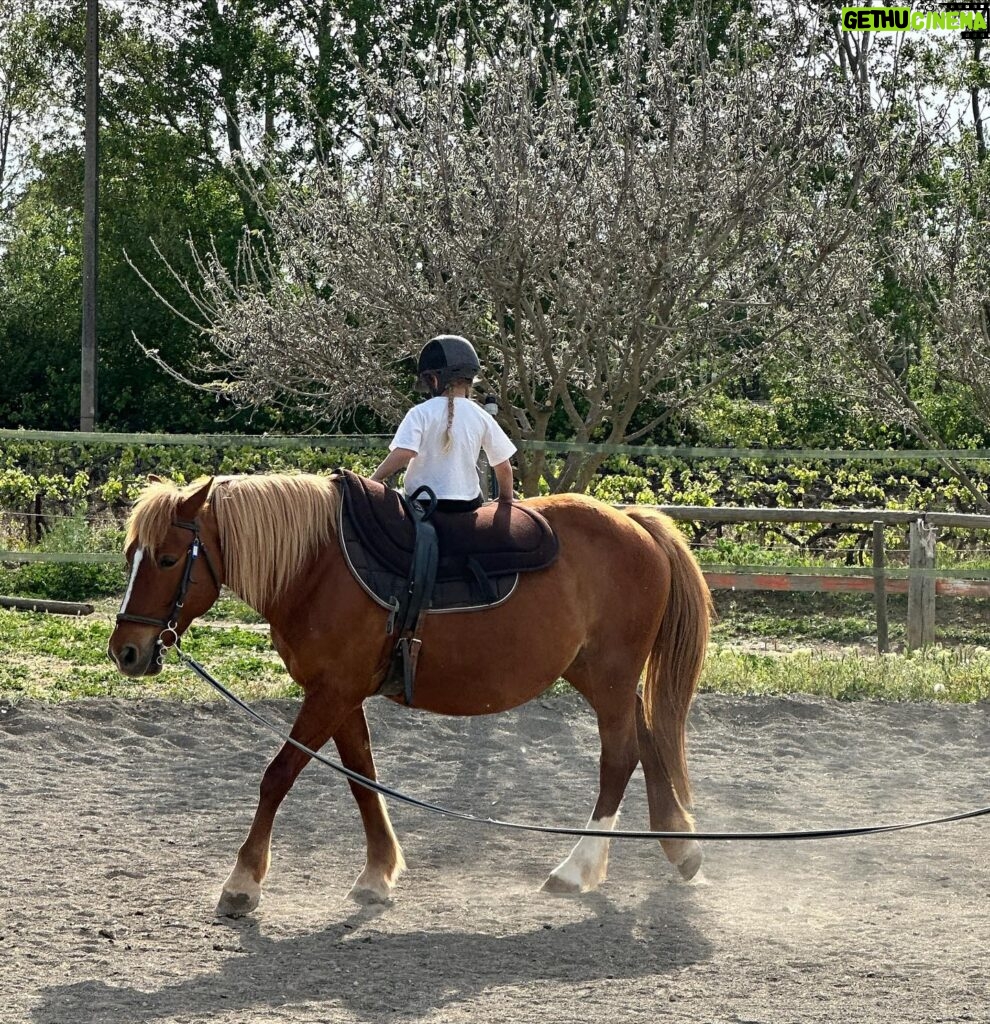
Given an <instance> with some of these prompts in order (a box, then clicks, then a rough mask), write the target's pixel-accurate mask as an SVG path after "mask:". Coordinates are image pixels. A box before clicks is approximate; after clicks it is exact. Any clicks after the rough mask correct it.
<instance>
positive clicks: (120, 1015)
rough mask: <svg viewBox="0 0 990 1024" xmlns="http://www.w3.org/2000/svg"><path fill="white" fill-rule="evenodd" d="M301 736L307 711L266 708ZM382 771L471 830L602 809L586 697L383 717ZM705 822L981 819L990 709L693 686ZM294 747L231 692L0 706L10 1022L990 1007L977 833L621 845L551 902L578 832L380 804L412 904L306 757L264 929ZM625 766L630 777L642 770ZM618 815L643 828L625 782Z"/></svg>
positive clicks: (888, 1018)
mask: <svg viewBox="0 0 990 1024" xmlns="http://www.w3.org/2000/svg"><path fill="white" fill-rule="evenodd" d="M266 710H267V711H268V712H269V713H271V714H272V715H276V716H279V717H281V718H282V719H285V720H287V719H288V718H289V716H290V715H291V713H292V710H293V705H292V704H291V702H278V703H273V704H268V705H266ZM369 717H370V718H371V722H372V733H373V736H374V738H375V742H376V750H377V753H378V761H379V768H380V771H381V774H382V775H383V777H384V779H385V780H386V781H387V782H389V783H391V784H398V785H400V786H401V787H402V788H404V789H407V790H408V791H410V792H411V793H413V794H415V795H418V796H423V797H427V798H435V799H437V800H438V801H439V802H441V803H446V804H448V805H451V806H454V807H457V808H460V809H466V810H472V811H475V812H477V813H480V814H490V815H493V816H498V817H505V818H516V819H524V820H529V821H535V822H552V823H559V824H583V823H584V821H585V820H586V818H587V816H588V813H589V811H590V809H591V805H592V803H593V799H594V790H595V785H596V778H597V739H596V735H595V729H594V722H593V719H592V717H591V716H590V714H588V713H587V712H586V711H585V710H584V707H583V705H582V704H581V703H580V701H579V699H578V698H576V697H574V696H565V697H560V698H554V699H546V700H543V701H539V702H535V703H533V704H531V705H529V706H527V707H525V708H522V709H520V710H519V711H516V712H513V713H510V714H506V715H501V716H497V717H493V718H486V719H473V720H453V719H446V718H439V717H433V716H427V715H423V714H419V713H416V712H406V711H403V710H401V709H399V708H395V707H393V706H391V705H388V704H385V703H382V702H377V703H372V704H370V705H369ZM691 735H692V747H691V750H692V767H693V773H694V779H695V785H696V812H697V819H698V826H699V828H708V829H713V830H715V829H747V830H752V829H764V828H769V827H776V828H795V827H815V826H827V825H833V824H859V823H871V822H878V821H889V820H894V819H904V818H907V819H915V818H921V817H927V816H929V815H934V814H937V813H940V812H946V811H952V810H962V809H965V808H968V807H972V806H980V805H983V804H987V803H990V799H988V789H990V787H988V786H987V777H988V772H987V749H988V740H990V707H988V706H986V705H977V706H952V707H942V706H939V707H935V706H929V705H884V704H879V703H861V704H837V703H835V702H831V701H826V700H818V699H812V698H804V697H801V698H793V699H767V698H732V697H722V696H715V695H705V696H703V697H701V698H700V699H699V700H698V702H697V704H696V706H695V710H694V713H693V717H692V729H691ZM276 746H277V741H275V740H274V739H273V738H272V737H270V736H269V735H268V734H265V733H264V732H262V731H260V730H259V729H258V728H257V727H256V726H254V725H253V724H252V723H251V722H250V721H248V720H246V719H244V718H242V717H240V715H239V713H238V712H237V711H235V710H234V709H231V708H227V707H224V706H219V705H193V706H190V705H180V704H166V703H150V702H149V703H123V702H114V701H93V702H80V703H76V704H70V705H63V706H59V707H51V706H46V705H40V704H32V703H26V704H23V705H20V706H16V707H11V706H9V705H7V706H0V841H2V850H3V871H2V875H0V1020H2V1021H3V1022H4V1024H8V1022H9V1024H21V1022H30V1024H111V1022H113V1024H116V1022H128V1024H131V1022H144V1021H151V1022H164V1024H193V1022H197V1024H198V1022H205V1021H209V1022H222V1024H234V1022H237V1024H244V1022H251V1024H256V1022H257V1024H276V1022H277V1024H283V1022H284V1024H302V1022H306V1024H316V1022H345V1024H349V1022H354V1021H375V1022H378V1021H384V1022H404V1021H429V1022H438V1024H439V1022H444V1024H447V1022H460V1021H472V1022H479V1021H484V1022H510V1021H511V1022H540V1024H547V1022H552V1021H561V1022H563V1021H568V1022H569V1021H587V1020H595V1021H601V1020H616V1021H619V1020H621V1021H651V1022H652V1021H660V1020H662V1021H669V1022H688V1021H691V1022H704V1021H715V1020H718V1021H726V1022H756V1021H762V1022H778V1021H780V1022H784V1021H788V1022H790V1021H816V1022H817V1021H821V1022H826V1021H828V1022H833V1021H836V1020H841V1019H848V1020H862V1021H870V1022H894V1021H898V1022H901V1021H912V1022H913V1021H918V1022H922V1021H923V1022H926V1024H929V1022H934V1021H964V1020H966V1021H987V1020H990V1011H988V1009H987V982H986V965H985V952H986V947H987V942H988V939H990V923H988V920H987V894H988V888H990V877H988V871H987V867H986V849H987V836H988V832H987V829H988V827H990V821H988V819H978V820H977V821H975V822H971V823H965V824H958V825H953V826H948V827H944V828H941V829H922V830H918V831H913V832H905V833H899V834H894V835H889V836H884V837H875V838H865V839H845V840H833V841H829V842H825V843H787V844H774V845H769V844H751V843H745V844H742V843H737V844H729V843H709V844H707V846H706V853H707V858H708V860H707V864H706V867H705V870H704V878H703V880H701V881H696V882H693V883H690V884H686V883H683V882H681V881H680V880H679V879H678V878H677V877H676V875H675V872H674V871H673V870H672V869H671V868H670V867H669V866H668V865H667V864H666V862H665V861H664V860H663V858H662V856H661V854H660V851H659V849H658V848H657V847H656V845H655V844H653V843H649V842H624V843H619V842H616V843H614V844H613V850H612V860H611V866H610V877H609V880H608V882H606V884H605V885H604V886H603V887H602V888H601V889H600V890H599V891H598V892H597V893H594V894H590V895H586V896H583V897H578V898H572V899H563V898H560V897H551V896H547V895H544V894H542V893H540V892H539V886H540V884H541V883H542V881H543V879H544V878H545V877H546V874H547V872H548V871H549V870H550V868H552V867H553V866H554V865H555V864H556V863H558V862H559V860H561V859H562V858H563V856H564V855H565V854H566V852H567V850H568V848H569V845H570V844H569V842H568V840H566V839H554V838H548V837H540V836H522V835H519V834H514V833H502V832H497V831H494V830H490V829H485V828H479V827H472V826H470V825H465V824H460V823H456V822H452V821H446V820H444V819H438V818H435V817H430V816H427V815H426V814H425V813H424V812H421V811H418V810H414V809H411V808H407V807H404V806H402V805H397V804H394V803H393V804H392V805H391V807H390V810H391V812H392V818H393V821H394V823H395V826H396V831H397V833H398V835H399V838H400V841H401V842H402V844H403V847H404V850H405V854H406V859H407V860H408V862H409V866H410V870H409V872H408V874H407V875H405V876H404V878H403V879H402V881H401V882H400V884H399V887H398V889H397V891H396V899H395V902H394V903H393V905H391V906H389V907H387V908H384V909H380V910H377V911H376V910H370V909H361V908H358V907H356V906H354V905H353V904H350V903H349V902H348V901H347V900H346V899H345V893H346V891H347V889H348V888H349V886H350V883H351V881H352V880H353V878H354V877H355V876H356V875H357V873H358V871H359V870H360V867H361V864H362V860H363V836H362V833H361V829H360V823H359V819H358V816H357V813H356V810H355V809H354V806H353V804H352V801H351V798H350V794H349V792H348V790H347V788H346V786H345V785H344V784H343V783H342V782H341V781H340V780H339V779H338V778H337V777H336V776H335V775H334V774H332V773H331V772H329V771H328V770H326V769H323V768H319V767H318V766H311V767H310V768H308V769H307V770H306V772H305V773H304V774H303V776H302V778H301V779H300V780H299V782H298V783H297V785H296V787H295V789H294V790H293V792H292V793H291V794H290V796H289V799H288V801H287V802H286V805H285V807H284V808H283V811H282V813H281V815H280V818H279V821H278V823H277V825H276V835H275V857H274V863H273V868H272V872H271V875H270V877H269V882H268V884H267V887H266V896H265V899H264V901H263V903H262V906H261V908H260V910H259V911H258V912H257V913H256V914H255V915H254V916H253V917H251V918H247V919H243V920H241V921H236V922H220V923H217V922H215V921H214V919H213V908H214V906H215V903H216V899H217V896H218V894H219V889H220V883H221V882H222V880H223V878H224V876H225V875H226V873H227V871H228V870H229V868H230V866H231V865H232V863H233V858H234V854H235V852H236V848H237V846H238V845H239V843H240V842H241V840H242V839H243V837H244V835H245V833H246V830H247V827H248V823H249V821H250V817H251V814H252V812H253V810H254V803H255V796H256V793H257V783H258V779H259V776H260V773H261V771H262V769H263V767H264V764H265V763H266V760H267V758H268V757H269V756H270V755H271V754H272V753H273V752H274V750H275V748H276ZM637 774H638V773H637ZM623 823H624V824H625V825H627V826H629V827H636V828H642V827H645V826H646V809H645V795H644V792H643V786H642V780H641V779H638V778H634V780H633V782H632V784H631V786H630V791H629V795H628V797H627V801H626V805H625V809H624V813H623Z"/></svg>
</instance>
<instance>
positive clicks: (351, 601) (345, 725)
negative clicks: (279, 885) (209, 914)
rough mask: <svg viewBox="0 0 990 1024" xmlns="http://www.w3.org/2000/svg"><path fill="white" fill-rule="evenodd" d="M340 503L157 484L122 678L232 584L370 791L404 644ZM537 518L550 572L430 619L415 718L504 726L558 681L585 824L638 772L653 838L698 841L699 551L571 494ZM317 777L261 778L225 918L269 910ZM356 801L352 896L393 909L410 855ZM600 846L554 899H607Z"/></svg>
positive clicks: (288, 480)
mask: <svg viewBox="0 0 990 1024" xmlns="http://www.w3.org/2000/svg"><path fill="white" fill-rule="evenodd" d="M340 487H341V485H340V481H339V479H338V478H337V477H335V476H330V477H320V476H310V475H303V474H299V475H290V474H273V475H267V476H235V477H225V478H217V479H216V480H208V481H206V482H205V483H201V482H197V484H194V485H192V486H190V487H186V488H184V489H180V488H178V487H176V486H175V485H173V484H171V483H167V482H164V481H158V480H156V481H154V482H152V483H150V484H149V485H148V486H147V487H146V488H145V490H144V491H143V493H142V494H141V496H140V497H139V498H138V500H137V502H136V503H135V506H134V509H133V512H132V514H131V517H130V521H129V524H128V530H127V541H126V545H127V559H128V564H129V566H130V578H129V581H128V585H127V592H126V594H125V595H124V600H123V604H122V606H121V615H120V617H119V620H118V624H117V626H116V628H115V629H114V631H113V635H112V636H111V638H110V646H109V653H110V656H111V657H112V658H113V660H114V661H115V662H116V664H117V666H118V668H119V669H120V671H121V672H123V673H124V674H125V675H128V676H145V675H154V674H155V673H157V672H159V671H161V665H160V662H159V657H158V654H159V651H160V649H161V645H160V642H159V640H160V636H161V634H162V631H163V630H165V631H166V633H167V637H166V638H165V643H166V644H168V643H169V641H172V640H173V639H177V637H178V636H179V635H181V634H182V633H183V632H184V631H185V629H186V628H187V627H188V626H189V624H190V623H191V622H192V621H193V620H194V619H195V618H196V617H197V616H198V615H202V614H203V612H205V611H206V610H207V609H208V608H209V607H210V606H211V605H212V604H213V603H214V601H216V599H217V597H218V595H219V593H220V587H221V585H224V584H225V585H226V586H228V587H229V588H230V589H231V590H233V591H234V592H235V593H236V594H237V595H238V596H239V597H241V598H242V599H243V600H244V601H246V602H247V603H248V604H249V605H251V607H253V608H255V609H256V610H257V611H258V612H259V613H260V614H261V615H263V616H264V617H265V618H266V619H267V620H268V622H269V624H270V625H271V637H272V643H273V645H274V647H275V649H276V650H277V651H278V653H279V654H280V655H281V657H282V659H283V661H284V662H285V665H286V668H287V669H288V671H289V674H290V675H291V676H292V678H293V679H294V680H295V681H296V682H297V683H298V684H299V686H300V687H301V688H302V690H303V693H304V697H303V700H302V704H301V706H300V708H299V714H298V717H297V718H296V721H295V723H294V725H293V727H292V732H291V736H292V737H293V738H294V739H295V740H297V741H299V742H300V743H302V744H304V745H306V746H308V747H310V748H311V749H313V750H318V749H319V748H320V747H321V746H323V744H324V743H326V742H327V740H330V739H332V740H333V741H334V743H335V744H336V746H337V750H338V752H339V754H340V759H341V761H342V762H343V764H344V765H346V766H347V767H348V768H350V769H352V770H353V771H355V772H359V773H361V774H362V775H365V776H368V777H370V778H375V765H374V761H373V760H372V754H371V742H370V737H369V733H368V725H367V722H366V720H365V714H364V708H363V705H364V702H365V701H366V700H367V699H368V698H369V697H371V696H373V695H374V693H375V691H376V689H377V688H378V686H379V684H380V682H381V680H382V678H383V676H384V673H385V670H386V667H387V664H388V661H389V655H390V653H391V643H392V641H391V638H390V637H388V636H386V633H385V620H386V614H387V613H386V612H385V610H384V609H383V608H381V607H380V606H379V605H377V604H376V603H375V602H373V601H372V600H371V598H370V597H368V596H367V594H366V593H365V592H364V591H363V590H362V588H361V587H360V586H359V584H358V583H357V582H356V581H355V579H354V578H353V576H352V575H351V572H350V570H349V568H348V566H347V564H346V562H345V560H344V557H343V555H342V552H341V548H340V544H339V542H338V538H337V524H338V516H339V510H340V503H341V501H342V496H341V490H340ZM527 504H528V505H530V507H532V508H535V509H538V510H539V511H540V512H541V513H542V514H543V515H544V516H545V517H546V519H547V520H548V522H549V523H550V525H551V526H552V527H553V530H554V532H555V533H556V534H557V537H558V540H559V544H560V554H559V556H558V558H557V560H556V561H555V562H554V563H553V565H551V566H550V567H549V568H547V569H544V570H542V571H540V572H533V573H524V574H522V575H521V577H520V580H519V585H518V586H517V588H516V590H515V592H514V593H513V595H512V596H511V597H510V598H509V599H508V600H507V601H505V602H504V603H503V604H501V605H499V606H497V607H494V608H491V609H487V610H484V611H465V612H448V613H444V614H443V615H428V616H427V621H426V625H425V627H424V630H423V634H422V637H423V647H422V654H421V657H420V660H419V669H418V675H417V678H416V705H417V706H418V707H420V708H423V709H425V710H429V711H435V712H439V713H440V714H445V715H482V714H489V713H491V712H496V711H505V710H507V709H509V708H513V707H516V706H517V705H519V704H523V703H524V702H526V701H529V700H532V699H533V698H534V697H536V696H538V695H539V694H540V693H542V692H543V691H544V690H545V689H546V688H547V687H548V686H550V685H551V684H552V683H553V682H554V681H555V680H557V679H558V678H560V677H563V678H564V679H566V680H567V681H568V682H569V683H570V684H571V685H572V686H574V688H575V689H577V690H578V691H579V692H580V693H581V694H582V695H583V696H584V698H585V699H586V700H587V701H588V703H589V704H590V705H591V707H592V709H593V710H594V712H595V715H596V716H597V719H598V732H599V737H600V740H601V762H600V778H599V792H598V800H597V802H596V804H595V807H594V810H593V812H592V815H591V819H590V821H589V827H590V828H594V829H598V830H605V831H611V830H613V829H614V827H615V822H616V820H617V818H618V812H619V804H620V803H621V801H622V796H623V793H624V791H625V789H626V785H627V783H628V782H629V778H630V776H631V775H632V772H633V770H634V769H635V767H636V765H637V764H638V763H639V762H642V764H643V772H644V776H645V781H646V789H647V797H648V802H649V813H650V827H651V829H653V830H655V831H675V832H681V831H692V830H693V824H692V819H691V816H690V814H689V813H688V811H687V806H688V803H689V800H690V783H689V779H688V770H687V763H686V758H685V726H686V720H687V715H688V709H689V707H690V704H691V700H692V697H693V695H694V691H695V687H696V685H697V682H698V676H699V674H700V672H701V667H702V662H703V660H704V656H705V649H706V646H707V642H708V635H709V626H710V617H711V600H710V596H709V592H708V587H707V585H706V584H705V580H704V577H703V576H702V574H701V572H700V570H699V568H698V566H697V564H696V562H695V561H694V558H693V557H692V555H691V552H690V549H689V548H688V546H687V544H686V542H685V540H684V538H683V537H682V536H681V534H680V533H679V532H678V530H677V529H676V527H675V526H674V525H673V523H672V522H671V521H670V520H669V519H668V518H666V517H665V516H663V515H660V514H659V513H657V512H653V511H649V510H645V509H629V510H627V511H616V510H615V509H613V508H610V507H609V506H607V505H604V504H602V503H601V502H599V501H596V500H594V499H593V498H588V497H584V496H581V495H575V494H562V495H555V496H552V497H546V498H537V499H530V500H529V501H528V502H527ZM194 553H195V554H197V555H198V557H192V556H193V554H194ZM183 590H184V591H185V596H184V598H183V599H182V601H181V607H176V605H177V602H179V597H178V595H179V594H180V593H181V592H182V591H183ZM170 609H171V611H170ZM170 621H171V622H172V624H173V626H174V630H175V637H174V638H173V636H172V635H171V633H168V630H167V624H168V623H169V622H170ZM481 652H487V656H485V657H479V654H480V653H481ZM644 669H645V679H644V682H643V688H642V694H641V695H640V694H639V693H638V692H637V691H638V685H639V682H640V677H641V676H642V675H643V672H644ZM307 761H308V757H307V756H306V755H305V754H303V753H301V752H300V751H299V750H298V749H297V748H295V747H294V746H292V745H290V744H288V743H287V744H286V745H285V746H283V747H282V749H281V750H280V751H279V752H278V754H276V756H275V758H274V759H273V760H272V762H271V763H270V764H269V765H268V767H267V769H266V770H265V773H264V776H263V778H262V781H261V795H260V800H259V802H258V807H257V811H256V813H255V816H254V821H253V823H252V825H251V829H250V831H249V833H248V836H247V838H246V840H245V841H244V844H243V845H242V846H241V848H240V851H239V853H238V855H237V862H236V864H235V865H234V869H233V871H232V872H231V873H230V876H229V877H228V878H227V880H226V882H225V883H224V886H223V893H222V896H221V899H220V905H219V911H220V912H221V913H224V914H229V915H238V914H242V913H247V912H249V911H251V910H253V909H254V908H255V907H256V906H257V905H258V902H259V900H260V897H261V885H262V882H263V880H264V878H265V875H266V873H267V871H268V867H269V861H270V844H271V833H272V825H273V822H274V818H275V813H276V811H277V809H278V807H279V804H281V802H282V800H283V798H284V797H285V795H286V794H287V793H288V791H289V789H290V788H291V786H292V784H293V782H294V781H295V779H296V777H297V776H298V775H299V773H300V772H301V771H302V769H303V768H304V767H305V765H306V763H307ZM350 785H351V789H352V791H353V795H354V799H355V800H356V802H357V805H358V809H359V810H360V813H361V818H362V820H363V823H364V829H365V834H366V839H367V861H366V864H365V867H364V870H363V871H362V872H361V874H360V875H359V876H358V878H357V880H356V881H355V883H354V885H353V888H352V889H351V892H350V895H351V896H352V897H353V898H354V899H356V900H358V901H359V902H380V901H385V900H387V899H388V897H389V894H390V892H391V890H392V888H393V886H394V885H395V882H396V880H397V878H398V876H399V874H400V873H401V872H402V870H403V868H404V867H405V863H404V861H403V858H402V851H401V849H400V847H399V844H398V842H397V841H396V838H395V834H394V832H393V831H392V826H391V823H390V821H389V818H388V813H387V812H386V809H385V803H384V801H383V800H382V798H381V796H380V795H379V794H377V793H374V792H372V791H370V790H368V789H365V788H363V787H361V786H360V785H357V784H354V783H350ZM608 842H609V841H608V839H605V838H602V837H583V838H582V839H581V840H580V841H579V842H578V843H577V845H576V846H575V847H574V849H573V850H572V851H571V853H570V855H569V856H568V857H567V858H566V859H565V860H564V861H563V862H562V863H561V864H560V865H559V866H558V867H556V868H555V869H554V870H553V871H552V872H551V874H550V876H549V878H548V879H547V881H546V883H545V884H544V888H545V889H547V890H549V891H552V892H572V893H576V892H584V891H587V890H589V889H593V888H594V887H596V886H597V885H599V884H600V883H601V882H602V881H603V880H604V878H605V872H606V867H607V861H608ZM661 846H662V847H663V850H664V853H665V854H666V856H667V858H668V859H669V860H670V861H671V862H672V863H673V864H675V865H676V866H677V868H678V869H679V871H680V873H681V875H683V876H684V877H685V878H691V877H692V876H693V875H694V874H695V873H696V872H697V870H698V868H699V867H700V866H701V860H702V857H701V848H700V845H699V844H698V843H697V842H696V841H694V840H680V839H674V840H664V841H662V842H661Z"/></svg>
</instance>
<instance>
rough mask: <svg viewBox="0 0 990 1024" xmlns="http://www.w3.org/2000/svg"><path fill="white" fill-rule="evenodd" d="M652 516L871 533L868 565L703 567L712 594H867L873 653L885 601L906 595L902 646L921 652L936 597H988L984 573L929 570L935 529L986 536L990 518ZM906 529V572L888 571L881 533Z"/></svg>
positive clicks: (739, 513) (681, 508) (725, 510)
mask: <svg viewBox="0 0 990 1024" xmlns="http://www.w3.org/2000/svg"><path fill="white" fill-rule="evenodd" d="M659 509H660V511H662V512H664V513H666V514H667V515H668V516H670V517H671V519H675V520H679V521H681V522H708V523H825V524H843V523H844V524H856V523H859V524H862V525H864V526H865V525H869V526H871V527H872V534H873V538H872V539H873V544H872V552H873V559H872V561H873V564H872V565H871V566H862V567H846V566H841V567H840V566H835V567H828V568H822V569H819V568H814V567H812V568H809V567H806V566H749V567H745V568H743V567H740V566H711V565H706V566H703V567H702V568H703V571H704V574H705V579H706V580H707V581H708V585H709V587H710V588H711V589H712V590H763V591H776V592H796V591H797V592H830V593H864V592H870V591H872V592H873V595H874V603H875V606H876V616H877V649H878V650H879V651H880V652H881V653H883V652H886V651H888V650H889V649H890V645H889V638H888V616H887V595H888V594H905V593H906V594H907V595H908V621H907V646H908V649H909V650H914V649H916V648H918V647H924V646H926V645H927V644H930V643H933V642H934V640H935V615H936V604H935V598H936V596H940V597H990V569H956V570H952V569H942V570H940V569H937V568H936V567H935V545H936V540H937V537H938V528H939V527H940V526H941V527H955V528H962V529H968V530H987V529H990V516H983V515H969V514H966V513H958V512H911V511H890V510H887V509H830V508H803V509H802V508H778V509H766V508H731V507H706V506H701V505H696V506H686V505H663V506H659ZM897 525H902V526H906V527H907V528H908V540H909V547H908V567H907V568H906V569H905V568H888V567H887V558H886V550H885V548H884V528H885V527H887V526H897Z"/></svg>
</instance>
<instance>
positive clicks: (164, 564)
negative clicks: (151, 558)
mask: <svg viewBox="0 0 990 1024" xmlns="http://www.w3.org/2000/svg"><path fill="white" fill-rule="evenodd" d="M178 561H179V560H178V559H177V558H176V557H175V555H162V557H161V558H159V559H158V567H159V568H160V569H171V568H172V566H173V565H175V564H176V563H177V562H178Z"/></svg>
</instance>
